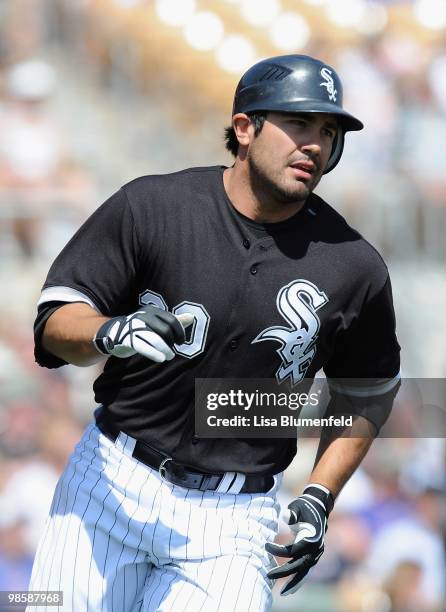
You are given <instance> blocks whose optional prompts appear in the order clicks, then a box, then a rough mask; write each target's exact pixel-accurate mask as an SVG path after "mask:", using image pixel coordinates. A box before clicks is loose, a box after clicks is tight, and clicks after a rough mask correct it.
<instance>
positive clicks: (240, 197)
mask: <svg viewBox="0 0 446 612" xmlns="http://www.w3.org/2000/svg"><path fill="white" fill-rule="evenodd" d="M223 184H224V188H225V191H226V194H227V196H228V198H229V200H230V201H231V204H232V205H233V206H234V208H235V209H236V210H237V211H238V212H239V213H241V214H242V215H244V216H245V217H248V219H252V220H253V221H256V222H257V223H278V222H279V221H286V220H287V219H289V218H290V217H292V216H294V215H295V214H296V213H297V212H299V210H301V208H302V207H303V206H304V204H305V201H304V200H302V201H297V202H290V203H286V204H283V203H281V202H277V201H276V200H273V199H272V198H267V197H265V196H263V197H262V196H261V195H260V194H256V193H255V191H254V190H253V188H252V185H251V183H250V181H249V177H248V176H247V174H246V172H245V171H244V170H242V169H241V168H240V167H238V166H237V164H235V165H234V166H232V168H227V169H226V170H225V171H224V172H223Z"/></svg>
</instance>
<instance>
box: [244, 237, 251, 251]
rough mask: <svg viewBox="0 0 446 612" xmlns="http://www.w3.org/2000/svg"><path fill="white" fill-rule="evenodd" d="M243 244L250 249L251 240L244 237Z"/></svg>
mask: <svg viewBox="0 0 446 612" xmlns="http://www.w3.org/2000/svg"><path fill="white" fill-rule="evenodd" d="M243 246H244V247H245V249H249V247H250V246H251V242H250V241H249V240H248V238H244V240H243Z"/></svg>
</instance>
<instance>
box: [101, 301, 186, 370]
mask: <svg viewBox="0 0 446 612" xmlns="http://www.w3.org/2000/svg"><path fill="white" fill-rule="evenodd" d="M193 320H194V317H193V315H191V314H187V313H185V314H181V315H178V317H176V316H175V315H173V314H172V313H170V312H167V311H165V310H161V309H160V308H156V307H155V306H151V305H148V306H141V308H140V309H139V310H138V311H137V312H134V313H133V314H131V315H123V316H121V317H114V318H113V319H110V320H109V321H106V322H105V323H104V324H103V325H101V327H100V328H99V329H98V331H97V332H96V335H95V337H94V338H93V344H94V346H95V347H96V349H97V350H98V351H99V352H100V353H102V354H103V355H114V356H115V357H123V358H124V357H131V356H132V355H135V354H136V353H139V354H140V355H144V357H147V358H148V359H151V360H152V361H156V362H157V363H162V362H163V361H170V360H171V359H173V358H174V357H175V353H174V352H173V350H172V347H173V345H174V344H182V343H183V342H184V341H185V332H184V329H185V328H186V327H187V326H188V325H190V324H191V323H192V322H193Z"/></svg>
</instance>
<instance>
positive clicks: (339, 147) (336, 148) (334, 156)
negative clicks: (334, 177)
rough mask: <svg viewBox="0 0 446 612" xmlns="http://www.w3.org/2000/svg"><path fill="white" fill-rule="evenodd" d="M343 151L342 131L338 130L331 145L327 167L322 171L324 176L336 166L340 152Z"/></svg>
mask: <svg viewBox="0 0 446 612" xmlns="http://www.w3.org/2000/svg"><path fill="white" fill-rule="evenodd" d="M343 150H344V130H343V129H342V128H339V129H338V132H337V134H336V138H335V141H334V143H333V146H332V149H331V154H330V157H329V159H328V162H327V165H326V167H325V170H324V174H327V173H328V172H331V170H333V168H334V167H335V166H337V164H338V162H339V160H340V159H341V155H342V151H343Z"/></svg>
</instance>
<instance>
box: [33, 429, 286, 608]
mask: <svg viewBox="0 0 446 612" xmlns="http://www.w3.org/2000/svg"><path fill="white" fill-rule="evenodd" d="M133 444H134V441H133V439H132V438H130V437H129V436H127V435H125V434H122V433H121V434H120V436H119V437H118V439H117V440H116V442H115V443H113V442H111V441H110V440H109V439H108V438H107V437H105V436H104V435H103V434H102V433H101V432H100V431H99V429H98V428H97V427H96V426H95V425H93V424H92V425H90V426H89V427H88V428H87V429H86V431H85V433H84V435H83V437H82V439H81V441H80V442H79V444H78V445H77V446H76V449H75V451H74V453H73V455H72V456H71V458H70V461H69V463H68V465H67V467H66V469H65V471H64V473H63V474H62V476H61V478H60V480H59V483H58V485H57V487H56V491H55V494H54V499H53V503H52V506H51V510H50V516H49V518H48V521H47V524H46V528H45V532H44V534H43V536H42V539H41V541H40V544H39V547H38V550H37V553H36V558H35V561H34V566H33V572H32V577H31V582H30V586H29V589H30V590H35V591H39V590H55V591H63V598H64V603H63V606H61V607H59V608H55V607H48V611H49V612H51V611H54V610H64V611H67V612H68V611H70V612H98V611H102V612H111V611H113V612H139V611H141V612H154V611H155V610H157V611H159V612H217V611H221V612H260V611H264V610H268V609H269V608H270V606H271V600H272V596H271V581H270V580H269V579H268V578H267V577H266V573H267V571H268V569H269V568H270V567H271V566H272V564H273V563H274V562H273V561H272V559H271V557H270V556H269V555H268V553H266V552H265V550H264V544H265V542H266V541H271V540H273V539H274V537H275V535H276V532H277V527H278V524H277V519H278V512H279V507H278V504H277V502H276V498H275V494H276V491H277V488H278V486H279V483H280V479H281V478H280V476H279V477H275V484H274V487H273V488H272V489H271V491H269V492H268V493H266V494H263V493H260V494H253V495H250V494H245V493H244V494H238V495H231V494H228V493H216V492H204V493H203V492H201V491H193V490H190V489H184V488H182V487H179V486H175V485H172V484H170V483H168V482H165V481H163V480H162V479H161V478H160V476H159V474H158V472H157V471H156V470H152V469H151V468H148V467H147V466H145V465H144V464H142V463H140V462H139V461H137V460H136V459H134V458H133V457H132V456H131V450H132V448H133ZM43 609H44V608H42V607H39V608H35V607H33V606H29V607H28V608H27V611H29V612H30V611H31V610H35V611H36V612H43ZM45 609H46V608H45Z"/></svg>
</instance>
